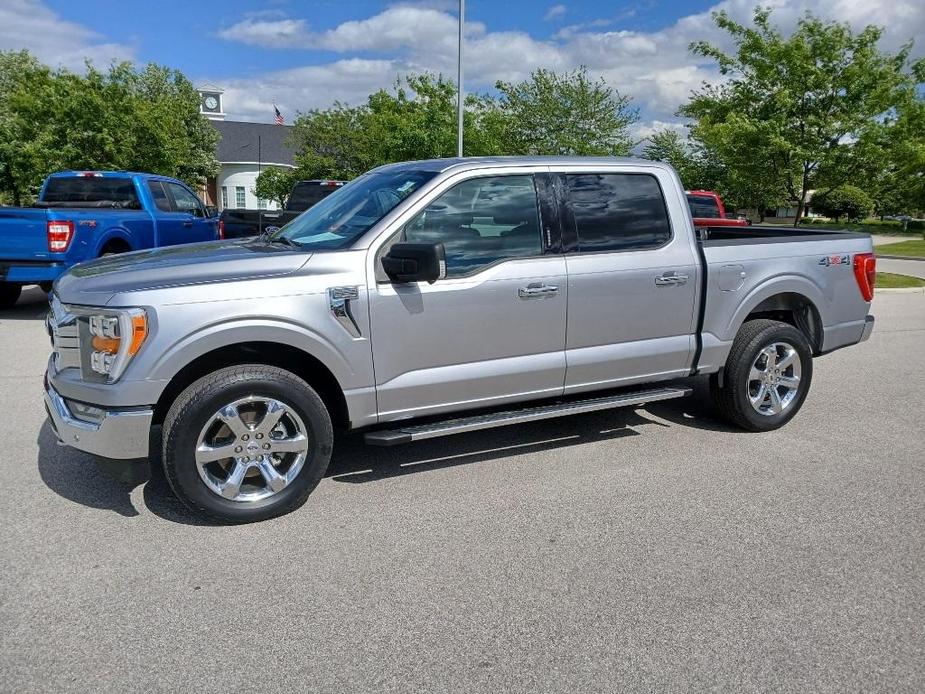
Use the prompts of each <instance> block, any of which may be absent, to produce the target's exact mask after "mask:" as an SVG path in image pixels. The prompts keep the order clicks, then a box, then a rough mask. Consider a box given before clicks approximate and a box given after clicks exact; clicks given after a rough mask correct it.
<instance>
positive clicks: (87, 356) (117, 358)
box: [80, 308, 148, 382]
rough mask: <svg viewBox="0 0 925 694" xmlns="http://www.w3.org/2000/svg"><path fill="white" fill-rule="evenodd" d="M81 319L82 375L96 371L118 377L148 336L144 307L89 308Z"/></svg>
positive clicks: (111, 377) (107, 375)
mask: <svg viewBox="0 0 925 694" xmlns="http://www.w3.org/2000/svg"><path fill="white" fill-rule="evenodd" d="M82 313H83V312H82ZM81 319H82V320H81V324H82V325H81V330H80V347H81V350H80V351H81V366H82V367H83V369H82V370H83V372H84V377H85V378H86V377H87V376H88V375H89V376H92V375H93V374H99V376H97V379H100V377H103V378H105V380H107V381H109V382H112V381H116V380H118V378H119V376H121V375H122V372H123V371H125V367H126V366H128V363H129V361H131V359H132V357H134V356H135V355H136V354H137V353H138V350H140V349H141V346H142V344H144V341H145V338H146V337H147V336H148V316H147V314H146V313H145V311H144V309H140V308H130V309H123V310H115V309H114V310H105V311H96V310H88V311H86V313H83V315H82V316H81ZM100 380H102V379H100Z"/></svg>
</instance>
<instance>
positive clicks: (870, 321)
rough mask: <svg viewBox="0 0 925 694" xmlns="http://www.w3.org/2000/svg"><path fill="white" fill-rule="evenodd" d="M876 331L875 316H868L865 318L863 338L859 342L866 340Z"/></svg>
mask: <svg viewBox="0 0 925 694" xmlns="http://www.w3.org/2000/svg"><path fill="white" fill-rule="evenodd" d="M873 331H874V317H873V316H867V317H866V318H864V331H863V332H862V333H861V339H860V340H858V342H864V341H865V340H867V339H868V338H869V337H870V334H871V333H872V332H873Z"/></svg>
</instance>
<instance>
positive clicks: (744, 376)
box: [710, 319, 813, 431]
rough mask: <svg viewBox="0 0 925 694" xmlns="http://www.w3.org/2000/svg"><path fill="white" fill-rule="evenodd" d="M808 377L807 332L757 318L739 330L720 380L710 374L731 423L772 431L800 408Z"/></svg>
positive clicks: (719, 406) (715, 397) (717, 400)
mask: <svg viewBox="0 0 925 694" xmlns="http://www.w3.org/2000/svg"><path fill="white" fill-rule="evenodd" d="M812 378H813V355H812V349H811V348H810V346H809V342H808V341H807V339H806V336H805V335H804V334H803V333H802V332H801V331H800V330H798V329H796V328H795V327H793V326H792V325H789V324H787V323H781V322H780V321H774V320H767V319H759V320H753V321H748V322H746V323H745V324H744V325H743V326H742V328H741V329H740V330H739V334H738V335H736V338H735V341H734V342H733V343H732V349H731V350H730V352H729V358H728V359H727V360H726V367H725V369H724V372H723V374H722V379H720V375H719V374H714V375H713V376H712V378H711V380H710V390H711V392H712V394H713V400H714V402H715V403H716V406H717V409H718V410H719V412H720V414H721V415H722V416H723V417H724V418H725V419H727V420H729V421H730V422H731V423H732V424H735V425H736V426H739V427H741V428H743V429H747V430H749V431H771V430H772V429H777V428H779V427H782V426H783V425H784V424H786V423H787V422H789V421H790V420H791V419H792V418H793V417H794V416H795V415H796V413H797V412H799V410H800V408H801V407H802V406H803V401H804V400H805V399H806V394H807V393H808V392H809V386H810V383H811V382H812Z"/></svg>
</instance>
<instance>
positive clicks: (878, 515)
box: [0, 289, 925, 692]
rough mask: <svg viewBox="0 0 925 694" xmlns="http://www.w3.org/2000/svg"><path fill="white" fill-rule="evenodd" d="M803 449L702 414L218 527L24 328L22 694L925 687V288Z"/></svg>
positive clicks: (825, 376) (2, 351) (512, 441)
mask: <svg viewBox="0 0 925 694" xmlns="http://www.w3.org/2000/svg"><path fill="white" fill-rule="evenodd" d="M873 312H874V313H875V315H876V316H877V321H878V322H877V328H876V330H875V331H874V334H873V337H872V338H871V340H870V341H869V342H867V343H865V344H863V345H860V346H858V347H854V348H851V349H847V350H843V351H840V352H836V353H834V354H832V355H829V356H826V357H824V358H822V359H820V360H819V361H817V362H816V370H815V375H814V384H813V389H812V391H811V392H810V395H809V399H808V401H807V403H806V406H805V407H804V409H803V411H802V413H801V414H800V415H799V416H798V417H797V419H795V420H794V421H793V422H792V423H791V424H790V425H788V426H787V427H786V428H784V429H782V430H780V431H777V432H772V433H769V434H745V433H741V432H738V431H734V430H731V429H729V428H727V427H726V426H725V425H723V424H721V423H719V422H717V421H715V420H714V419H712V416H711V414H710V410H709V407H708V405H707V404H706V402H705V399H704V398H703V395H702V393H698V396H697V397H695V398H691V399H688V400H684V401H674V402H670V403H661V404H657V405H653V406H650V407H645V408H640V409H635V410H625V411H616V412H610V413H596V414H592V415H583V416H579V417H573V418H568V419H562V420H553V421H548V422H542V423H537V424H534V425H526V426H517V427H508V428H504V429H499V430H495V431H489V432H480V433H475V434H466V435H461V436H458V437H455V438H448V439H443V440H435V441H432V442H423V443H420V444H413V445H409V446H405V447H400V448H395V449H372V448H365V447H364V446H363V445H362V444H361V443H360V442H359V441H357V440H356V438H355V437H354V438H350V437H347V438H345V439H343V440H340V441H339V442H338V447H337V450H336V452H335V456H334V460H333V463H332V467H331V470H330V472H329V476H328V477H327V479H325V480H324V481H323V482H322V484H321V485H320V487H319V488H318V489H317V491H316V492H315V493H314V495H313V496H312V497H311V498H310V499H309V502H308V504H307V505H306V506H305V507H304V508H303V509H302V510H301V511H299V512H296V513H295V514H292V515H289V516H287V517H284V518H280V519H276V520H273V521H269V522H265V523H261V524H257V525H250V526H244V527H216V526H210V525H204V524H202V523H200V522H199V521H198V519H197V518H196V517H194V516H191V515H190V514H188V513H187V512H186V511H185V509H184V508H183V507H181V506H180V505H179V503H178V502H176V501H175V500H174V499H173V498H172V497H171V496H170V494H169V491H168V490H167V489H166V484H165V483H164V482H163V480H162V479H161V478H159V477H157V476H155V477H153V478H152V479H151V480H150V481H148V482H147V483H143V484H138V485H135V486H132V484H130V483H125V482H120V481H118V480H115V479H113V478H112V477H110V476H109V475H108V474H106V473H105V472H103V471H101V470H100V469H99V468H98V467H97V466H96V465H95V464H94V463H93V462H92V461H91V460H90V459H89V458H88V457H85V456H83V455H81V454H79V453H76V452H73V451H70V450H67V449H60V448H58V447H57V446H56V445H55V443H54V437H53V435H52V433H51V431H50V429H49V428H48V426H47V424H45V423H44V419H45V415H44V411H43V408H42V400H41V379H42V372H43V369H44V363H45V360H46V357H47V353H48V340H47V337H46V336H45V333H44V330H43V325H42V321H41V318H42V316H43V315H44V297H43V296H41V295H40V294H39V292H38V290H37V289H32V290H30V291H29V292H28V293H27V295H26V297H25V299H24V300H23V301H22V302H21V305H20V306H18V307H17V308H16V309H14V310H13V311H7V312H2V313H0V402H2V403H3V406H4V410H5V412H4V416H3V417H0V452H2V455H0V471H2V477H0V479H2V481H3V486H2V487H0V523H2V528H3V540H2V563H0V625H2V626H0V670H2V673H0V674H2V677H0V688H2V690H4V691H15V692H25V691H75V692H85V691H111V692H127V691H154V690H157V691H201V692H211V691H215V692H228V691H246V690H251V691H258V690H259V691H262V692H275V691H280V692H289V691H318V692H347V691H394V692H411V691H418V692H448V691H459V692H500V691H523V692H527V691H530V692H535V691H543V692H559V691H561V692H593V691H601V692H605V691H606V692H615V691H626V690H637V691H638V690H648V691H652V690H657V691H664V690H671V691H678V690H696V691H699V690H705V689H719V690H725V691H792V692H806V691H831V692H836V691H838V692H841V691H847V690H852V691H861V690H863V691H908V692H920V691H923V689H925V580H923V574H925V453H923V449H925V399H923V393H925V295H923V294H878V295H877V297H876V299H875V303H874V309H873Z"/></svg>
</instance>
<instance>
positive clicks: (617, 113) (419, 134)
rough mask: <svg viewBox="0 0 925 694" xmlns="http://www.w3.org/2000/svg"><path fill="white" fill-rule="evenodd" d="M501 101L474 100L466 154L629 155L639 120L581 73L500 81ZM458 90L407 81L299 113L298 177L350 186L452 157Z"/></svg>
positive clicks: (418, 79) (623, 101)
mask: <svg viewBox="0 0 925 694" xmlns="http://www.w3.org/2000/svg"><path fill="white" fill-rule="evenodd" d="M498 89H499V92H500V96H498V97H495V96H493V95H490V94H468V95H467V96H466V108H465V113H464V117H463V128H464V154H465V155H467V156H480V155H502V154H530V153H533V154H539V153H543V154H568V153H572V154H628V153H629V150H630V148H631V147H632V145H633V141H632V139H631V138H630V137H629V135H628V130H627V129H628V126H629V125H630V124H632V123H633V122H634V121H635V120H636V113H635V111H634V110H633V109H632V108H631V107H630V106H629V104H630V100H629V98H628V97H623V96H620V95H619V94H617V93H616V92H613V91H612V90H611V89H610V88H609V87H607V86H606V85H605V84H604V83H603V81H599V82H592V81H591V80H589V79H588V76H587V73H586V71H585V70H584V69H583V68H582V69H580V70H576V71H574V72H570V73H565V74H561V75H560V74H557V73H554V72H549V71H545V70H540V71H537V72H535V73H534V74H533V75H532V76H531V78H530V79H529V80H525V81H524V82H521V83H518V84H509V83H499V84H498ZM456 127H457V125H456V85H455V84H454V83H453V82H452V81H450V80H447V79H445V78H444V77H442V76H440V75H431V74H422V75H408V76H406V77H402V78H399V79H398V80H397V81H396V83H395V85H394V86H393V88H392V89H391V90H385V89H382V90H379V91H377V92H375V93H374V94H371V95H370V96H369V98H368V99H367V101H366V103H364V104H362V105H359V106H348V105H346V104H342V103H335V104H334V105H333V106H332V107H331V108H327V109H315V110H312V111H309V112H307V113H304V114H300V115H299V117H298V118H297V119H296V121H295V128H294V131H293V136H292V141H293V143H294V146H295V149H296V164H297V165H298V171H299V176H300V177H302V178H346V179H349V178H353V177H354V176H358V175H359V174H361V173H363V172H364V171H366V170H368V169H370V168H373V167H375V166H379V165H381V164H387V163H390V162H395V161H405V160H409V159H431V158H436V157H451V156H454V155H455V153H456Z"/></svg>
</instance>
